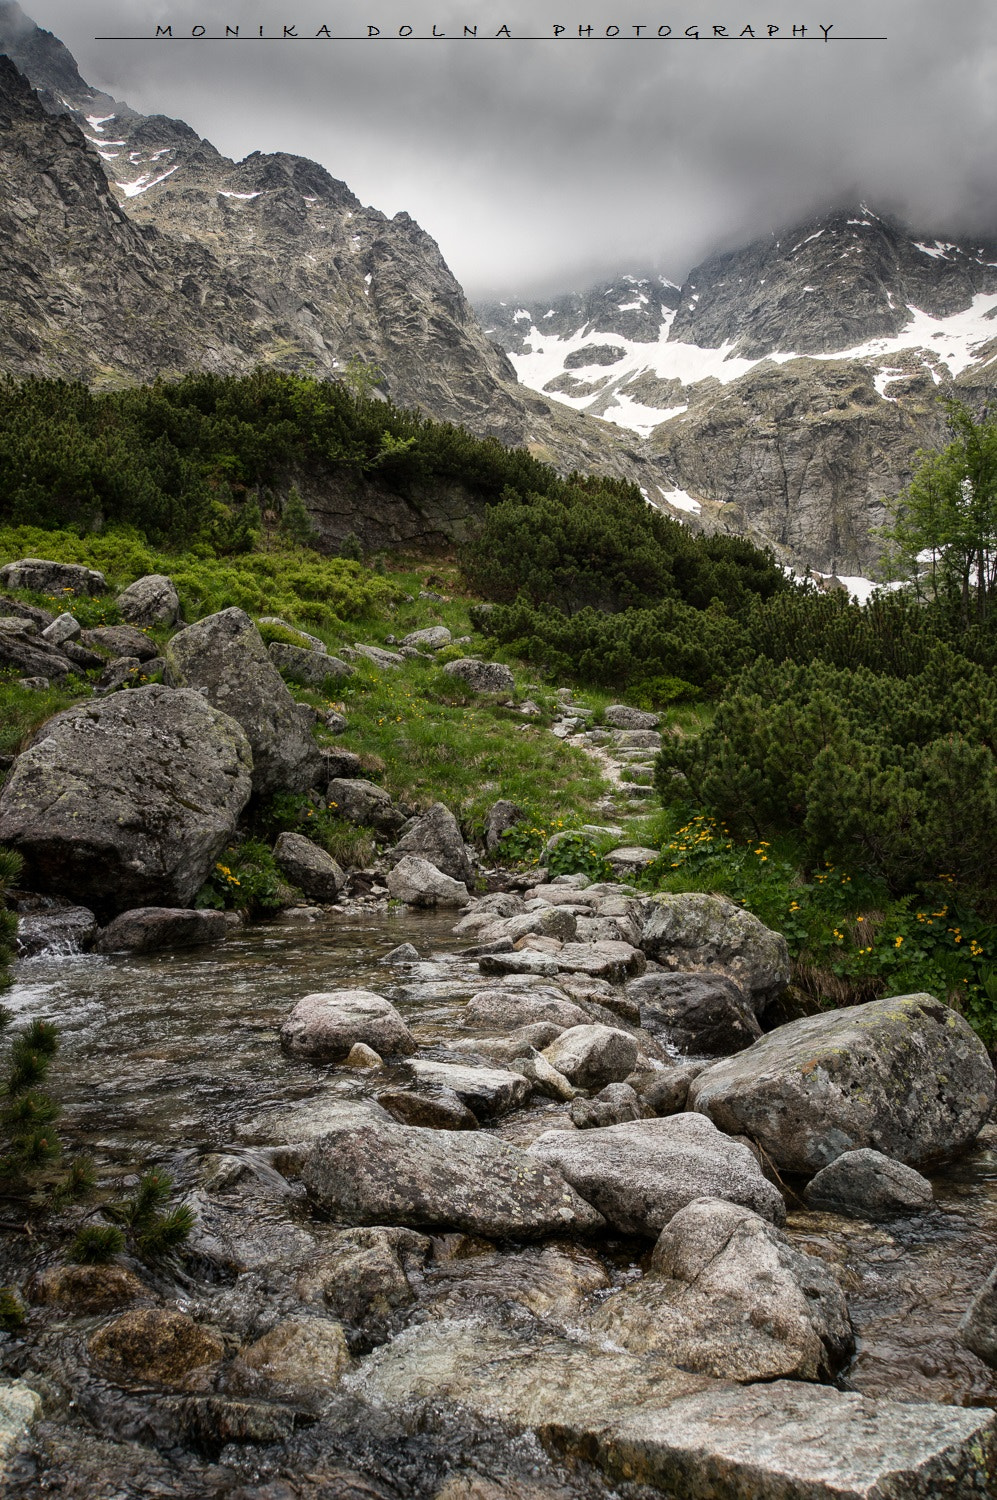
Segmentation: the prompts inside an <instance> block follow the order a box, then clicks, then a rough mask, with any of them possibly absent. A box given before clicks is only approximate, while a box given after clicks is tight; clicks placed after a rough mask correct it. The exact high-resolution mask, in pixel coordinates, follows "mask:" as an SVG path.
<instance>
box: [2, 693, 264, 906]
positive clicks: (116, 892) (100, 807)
mask: <svg viewBox="0 0 997 1500" xmlns="http://www.w3.org/2000/svg"><path fill="white" fill-rule="evenodd" d="M251 766H252V756H251V753H250V748H249V743H248V741H247V739H246V736H245V734H244V733H243V731H242V729H241V728H240V727H239V725H238V724H237V723H236V722H235V720H234V719H231V718H229V717H228V716H227V715H226V714H223V713H220V712H219V711H218V710H217V709H214V708H212V707H211V706H210V705H209V704H208V703H206V702H205V701H204V699H203V698H202V697H201V695H200V694H199V693H194V692H189V691H177V692H174V691H171V690H170V689H169V688H166V687H161V686H150V687H144V688H136V689H134V690H133V691H131V692H128V693H118V694H115V695H114V696H112V697H110V698H106V699H103V700H101V701H99V702H88V703H84V704H81V705H80V706H79V707H77V708H71V709H68V710H67V711H66V712H65V713H61V714H57V715H56V716H55V717H54V718H52V719H50V720H49V721H48V723H47V724H45V725H44V727H43V728H42V729H41V730H40V731H39V733H38V735H37V736H36V738H35V741H34V743H33V744H32V746H31V748H30V749H28V750H26V751H25V752H24V753H23V754H22V755H20V756H18V759H17V761H16V763H15V765H14V768H13V770H12V771H11V772H10V775H9V776H8V777H7V780H6V782H5V783H4V787H3V791H2V793H0V840H2V841H3V842H4V843H7V844H12V845H13V846H14V847H15V848H16V849H17V850H18V851H19V852H20V853H21V854H22V855H23V856H24V860H25V879H26V880H27V881H30V882H31V884H32V885H33V886H34V887H35V888H36V889H39V890H43V891H47V892H49V893H52V894H58V895H65V896H67V897H70V898H76V897H77V896H78V894H79V892H80V891H83V890H85V891H86V892H87V895H88V898H90V902H91V904H92V905H93V906H94V908H95V910H97V912H98V915H103V914H107V915H110V914H113V913H115V912H118V911H121V910H122V909H124V908H131V907H137V906H143V905H153V904H161V905H173V906H187V905H189V903H190V901H191V899H192V897H193V896H194V894H195V892H196V891H197V890H198V888H199V887H200V886H201V884H202V883H203V881H204V879H205V876H206V875H207V873H208V871H209V869H210V868H211V866H212V864H213V863H214V860H215V859H216V857H217V855H218V853H219V852H220V850H221V849H222V848H223V846H224V844H225V842H226V840H227V839H229V838H231V836H232V833H233V832H234V829H235V823H236V819H237V817H238V815H239V813H241V811H242V809H243V808H244V807H245V805H246V803H247V801H248V800H249V794H250V790H251V784H250V769H251Z"/></svg>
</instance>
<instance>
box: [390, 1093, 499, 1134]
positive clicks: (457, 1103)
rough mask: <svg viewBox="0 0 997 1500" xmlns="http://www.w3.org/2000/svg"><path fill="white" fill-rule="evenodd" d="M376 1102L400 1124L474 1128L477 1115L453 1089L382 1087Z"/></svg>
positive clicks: (476, 1126)
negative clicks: (424, 1089)
mask: <svg viewBox="0 0 997 1500" xmlns="http://www.w3.org/2000/svg"><path fill="white" fill-rule="evenodd" d="M377 1102H378V1104H380V1105H381V1106H382V1108H384V1109H386V1110H387V1111H388V1113H389V1114H390V1115H391V1117H392V1119H394V1120H397V1121H398V1123H399V1124H400V1125H421V1126H423V1127H424V1128H425V1129H426V1130H477V1128H478V1117H477V1115H476V1114H474V1112H473V1111H472V1110H470V1109H469V1108H468V1107H467V1105H466V1104H465V1103H464V1101H463V1099H461V1098H460V1097H459V1095H458V1094H457V1093H456V1092H455V1090H454V1089H450V1088H442V1087H437V1088H435V1089H433V1090H432V1092H424V1091H422V1090H421V1089H382V1090H381V1092H380V1093H379V1094H378V1096H377Z"/></svg>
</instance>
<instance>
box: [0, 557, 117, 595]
mask: <svg viewBox="0 0 997 1500" xmlns="http://www.w3.org/2000/svg"><path fill="white" fill-rule="evenodd" d="M0 588H5V589H31V590H32V591H33V592H34V593H36V594H57V595H60V596H62V595H66V597H67V598H68V597H69V595H71V594H86V595H87V596H88V597H90V598H97V597H99V595H101V594H106V593H107V579H106V578H105V577H104V575H103V573H98V572H97V570H96V568H84V567H83V566H82V565H81V564H80V563H59V562H50V561H49V560H48V559H47V558H44V557H22V558H20V559H19V560H18V561H17V562H12V563H7V565H6V566H5V567H3V568H0Z"/></svg>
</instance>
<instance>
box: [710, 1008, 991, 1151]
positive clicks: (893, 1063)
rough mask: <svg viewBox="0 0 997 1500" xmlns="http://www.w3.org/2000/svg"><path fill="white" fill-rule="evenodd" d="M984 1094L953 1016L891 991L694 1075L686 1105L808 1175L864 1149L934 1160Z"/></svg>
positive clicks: (985, 1100)
mask: <svg viewBox="0 0 997 1500" xmlns="http://www.w3.org/2000/svg"><path fill="white" fill-rule="evenodd" d="M939 1079H944V1080H945V1083H944V1086H943V1087H940V1086H939ZM994 1096H995V1079H994V1070H993V1066H992V1064H991V1062H990V1059H989V1057H988V1056H987V1051H986V1048H985V1047H984V1045H983V1043H982V1042H981V1041H980V1039H979V1038H978V1037H977V1036H976V1035H975V1033H974V1032H973V1031H972V1030H971V1029H970V1027H969V1026H968V1024H967V1023H966V1022H965V1021H964V1020H963V1019H962V1017H961V1016H959V1015H957V1014H956V1012H955V1011H954V1010H950V1009H949V1008H948V1006H945V1005H942V1004H940V1002H939V1001H937V1000H935V999H934V998H933V997H932V996H931V995H901V996H897V997H895V998H893V999H889V1000H874V1001H872V1002H870V1003H869V1004H868V1005H856V1006H853V1007H851V1008H850V1009H848V1010H835V1011H828V1012H825V1013H824V1014H823V1015H819V1016H807V1017H805V1018H804V1019H803V1020H800V1021H792V1022H791V1023H790V1024H789V1025H788V1026H780V1027H779V1029H778V1030H777V1031H773V1032H771V1033H770V1034H769V1035H768V1036H765V1037H763V1038H762V1039H761V1041H759V1042H755V1044H754V1046H752V1047H749V1048H748V1049H747V1051H746V1052H740V1053H738V1055H737V1056H736V1057H731V1058H727V1059H726V1060H725V1061H723V1062H719V1063H715V1064H714V1065H713V1066H712V1067H711V1068H707V1070H706V1071H705V1072H704V1073H701V1074H700V1076H699V1077H698V1078H697V1079H696V1080H695V1082H694V1083H693V1085H692V1088H691V1089H690V1091H689V1104H690V1108H692V1109H695V1110H698V1111H700V1113H702V1114H705V1115H708V1116H709V1118H710V1119H712V1120H713V1121H714V1122H715V1123H716V1124H717V1125H719V1126H720V1128H721V1129H722V1130H727V1131H729V1132H730V1133H731V1134H732V1135H749V1136H750V1137H751V1138H752V1139H753V1140H755V1141H757V1142H758V1144H759V1145H760V1146H761V1147H762V1149H763V1150H764V1151H765V1152H766V1154H767V1155H768V1156H769V1158H770V1159H771V1160H772V1161H773V1162H774V1163H775V1165H776V1166H777V1167H778V1168H779V1169H780V1170H784V1171H791V1172H806V1173H812V1172H816V1171H819V1170H820V1168H821V1167H825V1166H827V1165H828V1163H829V1162H832V1161H834V1160H835V1158H836V1157H839V1156H841V1155H842V1154H843V1153H844V1152H846V1151H854V1150H857V1149H858V1148H860V1147H863V1146H869V1147H872V1148H873V1149H874V1150H876V1151H882V1152H883V1153H884V1154H885V1155H887V1156H892V1157H894V1158H895V1159H896V1160H897V1161H901V1162H905V1163H906V1164H907V1165H908V1166H921V1165H923V1164H925V1163H928V1162H933V1161H942V1160H944V1159H945V1158H946V1157H950V1156H952V1155H953V1154H955V1153H956V1152H958V1151H960V1150H962V1149H964V1148H965V1147H966V1146H967V1145H968V1144H969V1143H970V1141H972V1140H973V1139H974V1138H975V1137H976V1134H977V1132H978V1131H979V1129H980V1126H981V1125H982V1124H983V1122H984V1121H985V1120H986V1119H987V1118H988V1117H989V1115H990V1112H991V1110H992V1108H993V1104H994Z"/></svg>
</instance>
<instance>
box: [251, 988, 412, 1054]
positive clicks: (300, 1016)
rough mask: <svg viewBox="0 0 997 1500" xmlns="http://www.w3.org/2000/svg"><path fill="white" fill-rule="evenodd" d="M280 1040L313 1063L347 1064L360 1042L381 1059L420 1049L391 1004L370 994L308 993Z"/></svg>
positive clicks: (340, 992)
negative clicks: (392, 1054)
mask: <svg viewBox="0 0 997 1500" xmlns="http://www.w3.org/2000/svg"><path fill="white" fill-rule="evenodd" d="M280 1040H281V1045H282V1046H283V1047H284V1049H285V1051H287V1052H290V1053H291V1054H292V1056H294V1057H307V1058H310V1059H311V1060H312V1061H313V1062H343V1061H344V1060H345V1059H346V1058H347V1057H348V1056H349V1054H350V1052H351V1051H352V1049H353V1048H354V1047H355V1046H356V1044H357V1042H362V1043H363V1044H364V1045H365V1046H367V1047H372V1048H373V1049H374V1051H375V1052H378V1053H380V1054H381V1055H382V1056H386V1055H390V1054H391V1053H402V1054H403V1055H407V1054H408V1053H410V1052H414V1051H415V1050H416V1042H415V1038H414V1037H413V1035H412V1033H411V1032H410V1031H409V1029H408V1027H407V1026H406V1025H405V1022H404V1021H403V1020H402V1018H401V1016H400V1015H399V1014H398V1012H397V1010H396V1009H395V1007H394V1006H393V1005H392V1004H391V1002H390V1000H385V999H384V997H383V995H375V994H374V993H373V991H371V990H328V991H326V992H325V993H321V994H314V995H305V996H304V997H303V999H301V1000H299V1001H298V1003H297V1005H296V1006H295V1007H294V1009H293V1010H292V1012H291V1014H290V1015H289V1016H288V1018H287V1020H286V1021H285V1022H284V1024H283V1026H282V1027H281V1028H280Z"/></svg>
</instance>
